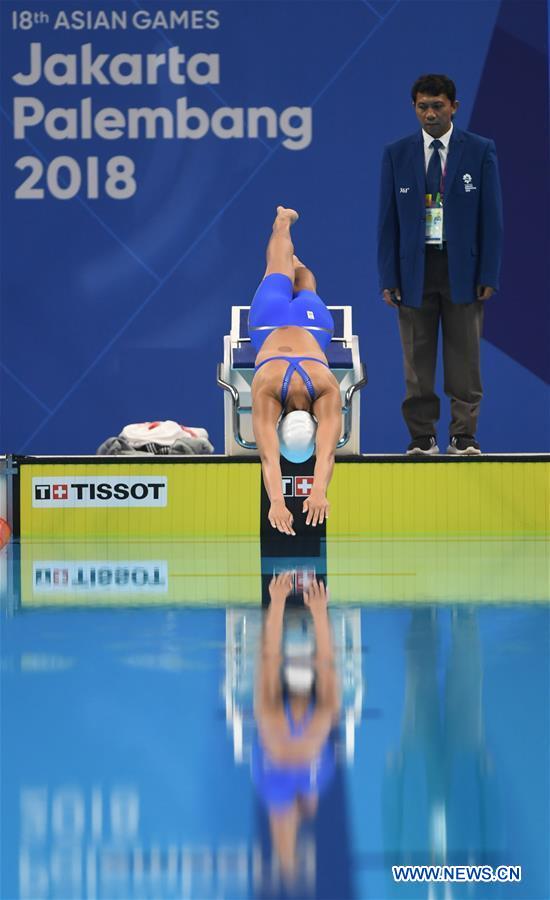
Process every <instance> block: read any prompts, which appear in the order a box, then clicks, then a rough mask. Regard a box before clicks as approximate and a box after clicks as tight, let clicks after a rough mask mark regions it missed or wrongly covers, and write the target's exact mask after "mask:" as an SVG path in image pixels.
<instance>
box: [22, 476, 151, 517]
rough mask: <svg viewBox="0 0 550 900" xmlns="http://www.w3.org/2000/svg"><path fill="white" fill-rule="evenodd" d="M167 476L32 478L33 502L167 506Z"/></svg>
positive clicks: (43, 504) (44, 504) (44, 505)
mask: <svg viewBox="0 0 550 900" xmlns="http://www.w3.org/2000/svg"><path fill="white" fill-rule="evenodd" d="M167 482H168V479H167V478H165V477H157V476H154V475H147V476H145V477H140V476H111V475H99V476H97V477H94V476H80V475H76V476H74V477H71V476H65V478H64V480H63V481H61V479H59V478H33V480H32V505H33V507H38V508H42V509H55V508H60V507H65V508H67V507H70V508H73V509H74V508H76V507H97V506H166V503H167V495H168V483H167Z"/></svg>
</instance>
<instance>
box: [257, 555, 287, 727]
mask: <svg viewBox="0 0 550 900" xmlns="http://www.w3.org/2000/svg"><path fill="white" fill-rule="evenodd" d="M291 591H292V573H291V572H280V573H279V574H278V575H274V576H273V578H272V579H271V582H270V585H269V598H270V603H269V608H268V610H267V612H266V615H265V619H264V627H263V634H262V648H261V656H260V669H259V675H258V679H257V682H256V692H255V698H254V706H255V712H256V716H257V717H258V718H259V719H260V718H261V717H262V716H263V714H264V713H269V712H270V711H272V710H273V708H278V706H279V705H280V701H281V678H280V670H281V659H282V644H283V619H284V614H285V605H286V599H287V597H288V595H289V594H290V592H291Z"/></svg>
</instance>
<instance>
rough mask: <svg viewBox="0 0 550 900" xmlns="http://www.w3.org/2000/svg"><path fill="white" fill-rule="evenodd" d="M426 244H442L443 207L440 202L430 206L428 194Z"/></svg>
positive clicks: (428, 195)
mask: <svg viewBox="0 0 550 900" xmlns="http://www.w3.org/2000/svg"><path fill="white" fill-rule="evenodd" d="M437 196H438V197H439V194H438V195H437ZM428 198H429V199H428ZM426 243H427V244H437V245H438V246H441V244H442V243H443V206H442V205H441V201H439V203H436V204H434V205H433V206H432V204H431V195H430V194H426Z"/></svg>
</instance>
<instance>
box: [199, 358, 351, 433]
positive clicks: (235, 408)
mask: <svg viewBox="0 0 550 900" xmlns="http://www.w3.org/2000/svg"><path fill="white" fill-rule="evenodd" d="M216 381H217V383H218V384H219V386H220V387H221V388H223V389H224V391H227V392H228V393H229V394H230V395H231V399H232V400H233V403H232V421H233V437H234V439H235V442H236V443H237V444H238V445H239V447H243V448H244V449H245V450H257V449H258V447H257V445H256V443H255V441H247V440H246V438H244V437H243V436H242V434H241V429H240V419H239V414H240V413H241V412H250V410H249V408H248V407H246V409H245V408H244V407H241V405H240V397H239V392H238V390H237V388H236V387H235V385H233V384H230V383H229V382H228V381H224V379H223V378H222V363H218V368H217V374H216ZM367 381H368V378H367V368H366V366H365V363H363V362H362V363H361V378H360V379H359V381H356V382H355V383H354V384H351V385H350V386H349V388H348V389H347V391H346V394H345V397H344V406H343V407H342V416H343V417H344V433H343V435H342V437H341V438H340V440H339V441H338V443H337V444H336V449H337V450H338V449H340V447H344V446H345V445H346V444H347V442H348V441H349V439H350V435H351V401H352V399H353V395H354V394H355V392H356V391H359V390H361V388H362V387H364V386H365V385H366V384H367Z"/></svg>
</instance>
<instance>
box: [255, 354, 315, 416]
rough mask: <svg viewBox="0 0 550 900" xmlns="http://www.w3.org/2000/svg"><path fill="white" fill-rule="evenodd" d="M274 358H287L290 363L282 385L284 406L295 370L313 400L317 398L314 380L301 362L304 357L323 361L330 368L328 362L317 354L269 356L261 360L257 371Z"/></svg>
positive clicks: (313, 360)
mask: <svg viewBox="0 0 550 900" xmlns="http://www.w3.org/2000/svg"><path fill="white" fill-rule="evenodd" d="M274 359H285V360H286V361H287V363H288V369H287V370H286V372H285V374H284V377H283V385H282V387H281V403H282V405H283V406H284V405H285V403H286V396H287V394H288V386H289V384H290V379H291V378H292V376H293V374H294V372H298V375H300V376H301V378H302V381H303V382H304V384H305V386H306V387H307V391H308V394H309V396H310V397H311V399H312V401H313V400H315V397H316V394H315V388H314V387H313V382H312V380H311V378H310V377H309V375H308V374H307V372H306V370H305V369H303V368H302V366H301V365H300V363H301V362H303V361H304V359H306V360H311V361H312V362H318V363H321V365H322V366H325V368H327V369H328V368H329V366H328V365H327V364H326V362H323V360H322V359H317V358H316V357H315V356H269V357H268V358H267V359H263V360H262V361H261V363H260V364H259V365H258V366H256V368H255V369H254V371H255V372H257V371H258V369H261V368H262V366H265V364H266V363H268V362H272V361H273V360H274Z"/></svg>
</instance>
